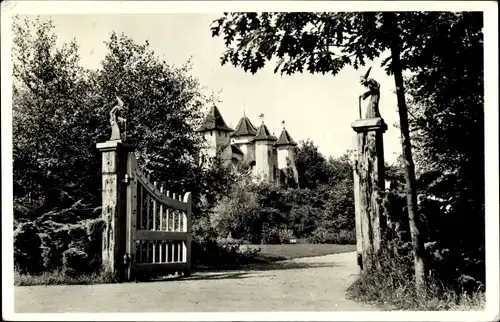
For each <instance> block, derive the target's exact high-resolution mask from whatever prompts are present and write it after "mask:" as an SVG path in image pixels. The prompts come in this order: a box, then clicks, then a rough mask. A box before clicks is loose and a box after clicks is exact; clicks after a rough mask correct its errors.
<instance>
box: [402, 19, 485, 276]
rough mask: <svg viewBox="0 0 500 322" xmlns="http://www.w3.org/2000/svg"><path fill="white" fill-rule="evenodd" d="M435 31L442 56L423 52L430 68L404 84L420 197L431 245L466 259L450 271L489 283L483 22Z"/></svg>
mask: <svg viewBox="0 0 500 322" xmlns="http://www.w3.org/2000/svg"><path fill="white" fill-rule="evenodd" d="M443 26H446V27H447V28H442V27H443ZM429 28H431V29H432V31H433V33H434V37H433V38H432V40H429V41H432V42H434V43H435V46H436V47H437V48H438V50H435V49H433V50H431V49H430V47H429V48H422V49H421V50H422V53H421V54H422V55H423V56H425V57H426V60H427V61H429V62H430V63H429V64H427V65H426V66H425V67H424V66H422V67H417V68H416V69H415V70H414V73H413V74H412V75H410V76H409V77H408V78H407V79H406V87H407V89H408V94H409V95H408V96H409V98H410V100H409V107H410V129H411V131H412V132H411V133H412V138H413V142H414V151H415V156H416V165H417V168H418V169H419V173H420V174H421V175H420V178H419V189H420V193H422V194H423V195H424V196H426V197H427V198H432V199H428V200H426V201H425V202H424V203H423V206H422V208H424V207H425V209H422V212H423V213H425V217H426V220H427V221H428V225H432V227H433V229H432V230H431V231H428V232H427V234H428V238H429V240H432V241H437V243H438V245H439V246H440V247H442V248H444V249H448V250H450V257H454V258H459V259H460V261H459V263H454V264H453V265H452V267H456V268H459V270H458V272H460V273H467V274H469V275H472V276H474V277H475V278H479V279H483V280H484V243H485V239H484V238H485V236H484V201H485V195H484V192H485V190H484V184H485V182H484V178H485V169H484V99H483V95H484V81H483V74H484V64H483V54H484V47H483V34H482V28H483V20H482V14H481V13H473V12H471V13H464V14H460V15H457V16H456V17H455V18H454V19H453V21H452V23H444V22H442V21H438V23H437V24H436V25H432V26H429ZM450 34H451V35H454V36H453V37H450ZM474 262H476V263H474ZM455 274H456V272H445V273H444V275H446V276H454V275H455Z"/></svg>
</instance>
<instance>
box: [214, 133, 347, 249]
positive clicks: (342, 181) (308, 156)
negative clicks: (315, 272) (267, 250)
mask: <svg viewBox="0 0 500 322" xmlns="http://www.w3.org/2000/svg"><path fill="white" fill-rule="evenodd" d="M296 165H297V171H298V173H299V183H300V187H299V188H286V187H285V188H278V187H275V186H273V185H270V184H266V183H254V182H253V181H252V178H248V177H241V178H240V179H239V180H238V181H237V182H236V183H235V184H234V185H233V186H232V189H231V190H230V191H229V193H228V195H226V196H224V197H222V198H221V199H220V200H219V202H218V203H217V205H216V206H215V207H214V209H213V210H212V212H213V214H212V215H211V217H210V218H211V222H210V224H211V226H212V227H213V228H214V229H215V231H216V232H217V234H219V235H221V236H228V235H230V236H231V237H232V238H234V239H239V240H243V241H246V242H249V243H258V244H260V243H263V244H277V243H289V242H290V241H291V240H292V239H295V240H302V241H308V242H312V243H334V244H354V243H355V232H354V200H353V178H352V170H351V166H350V161H349V157H348V155H347V154H346V155H344V156H342V157H339V158H330V159H328V160H327V159H326V158H325V156H323V155H322V154H321V152H319V151H318V148H317V146H315V145H314V142H312V141H310V140H308V141H301V142H299V146H298V147H297V148H296Z"/></svg>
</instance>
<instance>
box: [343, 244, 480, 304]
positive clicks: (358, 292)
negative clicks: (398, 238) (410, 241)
mask: <svg viewBox="0 0 500 322" xmlns="http://www.w3.org/2000/svg"><path fill="white" fill-rule="evenodd" d="M378 259H379V264H380V266H379V267H378V268H373V269H371V270H369V271H364V272H362V273H361V274H360V275H359V278H358V279H357V280H356V281H355V282H353V283H352V284H351V285H350V286H349V287H348V288H347V297H348V298H349V299H352V300H356V301H359V302H365V303H369V304H373V305H377V306H378V307H380V308H381V309H385V310H407V311H449V310H462V311H474V310H484V306H485V302H486V299H485V295H484V287H483V285H482V284H481V283H478V284H477V285H475V286H473V287H470V286H469V287H468V289H469V292H468V293H467V292H466V291H465V290H466V288H464V285H462V288H458V286H457V285H455V286H456V288H455V289H453V288H452V286H451V285H444V284H443V283H442V282H441V281H440V280H439V279H437V278H436V277H435V276H430V275H429V276H428V277H427V286H426V292H425V294H424V292H422V293H419V292H417V291H416V288H415V280H414V272H413V269H414V268H413V257H412V255H411V252H407V253H406V254H405V253H404V252H401V253H400V252H392V253H391V252H390V251H389V250H388V249H387V248H384V249H383V250H382V251H381V252H380V254H379V257H378Z"/></svg>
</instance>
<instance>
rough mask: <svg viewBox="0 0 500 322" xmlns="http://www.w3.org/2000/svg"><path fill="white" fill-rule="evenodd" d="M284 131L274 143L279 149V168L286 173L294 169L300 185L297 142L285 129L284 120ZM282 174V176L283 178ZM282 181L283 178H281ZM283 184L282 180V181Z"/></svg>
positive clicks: (294, 175)
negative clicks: (295, 149) (296, 152)
mask: <svg viewBox="0 0 500 322" xmlns="http://www.w3.org/2000/svg"><path fill="white" fill-rule="evenodd" d="M282 124H283V131H281V134H280V136H279V139H278V141H276V143H275V144H274V146H275V147H276V150H277V151H278V170H279V173H280V174H282V173H285V171H290V170H291V171H292V175H293V178H294V180H295V183H296V184H297V185H298V183H299V176H298V173H297V167H296V166H295V152H294V148H295V146H296V145H297V143H296V142H295V141H294V140H293V139H292V137H291V136H290V133H288V131H287V130H286V129H285V121H283V122H282ZM281 177H282V176H280V178H281ZM280 181H282V180H280ZM280 183H281V184H282V182H280Z"/></svg>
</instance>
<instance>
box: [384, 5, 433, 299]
mask: <svg viewBox="0 0 500 322" xmlns="http://www.w3.org/2000/svg"><path fill="white" fill-rule="evenodd" d="M389 15H390V18H391V20H392V19H393V17H392V15H393V13H390V14H389ZM392 22H393V24H392V26H391V29H392V30H393V32H394V33H393V37H392V44H391V58H392V72H393V73H394V81H395V83H396V96H397V100H398V112H399V123H400V129H401V144H402V148H403V159H404V168H405V172H404V175H405V182H406V184H405V192H406V203H407V210H408V221H409V226H410V233H411V240H412V244H413V254H414V260H415V284H416V289H417V292H419V294H425V285H426V283H425V264H424V260H423V248H424V247H423V241H422V239H421V237H420V218H419V215H418V206H417V191H416V180H415V165H414V163H413V157H412V152H411V141H410V131H409V126H408V108H407V106H406V101H405V92H404V82H403V72H402V67H401V61H400V52H401V50H400V43H399V37H398V35H397V31H396V24H395V22H394V21H392Z"/></svg>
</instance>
